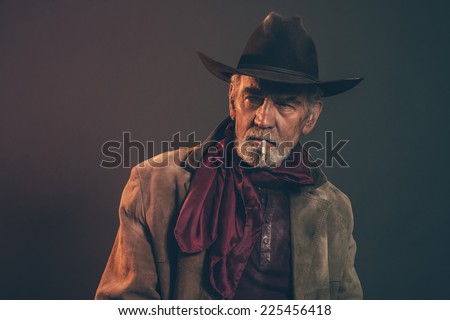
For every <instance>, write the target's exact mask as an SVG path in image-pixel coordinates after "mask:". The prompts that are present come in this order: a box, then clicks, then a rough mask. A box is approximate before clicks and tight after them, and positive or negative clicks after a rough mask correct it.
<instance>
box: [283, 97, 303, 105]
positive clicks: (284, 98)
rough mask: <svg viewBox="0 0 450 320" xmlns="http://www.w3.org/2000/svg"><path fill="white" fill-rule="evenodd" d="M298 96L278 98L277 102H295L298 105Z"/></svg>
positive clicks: (299, 100)
mask: <svg viewBox="0 0 450 320" xmlns="http://www.w3.org/2000/svg"><path fill="white" fill-rule="evenodd" d="M299 98H300V97H299V96H285V97H283V96H282V97H279V98H278V100H280V101H283V102H295V103H298V104H301V103H302V101H301V99H299Z"/></svg>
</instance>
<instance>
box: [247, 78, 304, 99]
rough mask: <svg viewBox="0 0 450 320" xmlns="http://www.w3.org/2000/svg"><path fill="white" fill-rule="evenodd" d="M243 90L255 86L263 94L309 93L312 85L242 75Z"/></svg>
mask: <svg viewBox="0 0 450 320" xmlns="http://www.w3.org/2000/svg"><path fill="white" fill-rule="evenodd" d="M240 88H241V90H243V89H245V88H254V89H258V90H260V91H261V93H263V94H271V95H273V94H275V95H296V96H303V95H307V94H308V92H310V91H311V89H312V87H311V86H308V85H302V84H291V83H281V82H274V81H268V80H262V79H257V78H253V77H249V76H244V75H243V76H241V83H240Z"/></svg>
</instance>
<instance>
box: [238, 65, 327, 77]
mask: <svg viewBox="0 0 450 320" xmlns="http://www.w3.org/2000/svg"><path fill="white" fill-rule="evenodd" d="M236 69H237V70H240V69H253V70H255V69H257V70H264V71H274V72H277V73H284V74H288V75H292V76H298V77H302V78H306V79H308V80H312V81H319V80H318V79H317V78H315V77H313V76H311V75H309V74H307V73H303V72H298V71H294V70H289V69H284V68H277V67H272V66H262V65H257V64H240V65H238V67H237V68H236Z"/></svg>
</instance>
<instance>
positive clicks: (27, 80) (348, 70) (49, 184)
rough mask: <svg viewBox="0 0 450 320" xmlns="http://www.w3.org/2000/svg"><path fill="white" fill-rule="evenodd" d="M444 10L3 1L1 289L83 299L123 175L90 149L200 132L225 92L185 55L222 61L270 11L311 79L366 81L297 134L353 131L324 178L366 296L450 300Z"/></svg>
mask: <svg viewBox="0 0 450 320" xmlns="http://www.w3.org/2000/svg"><path fill="white" fill-rule="evenodd" d="M447 3H448V2H446V1H428V2H426V1H400V0H396V1H375V0H372V1H360V0H344V1H335V0H319V1H301V0H297V1H280V0H278V1H257V0H251V1H236V0H232V1H230V0H228V1H226V2H225V1H209V0H203V1H200V0H196V1H194V0H191V1H149V0H148V1H143V0H142V1H138V0H128V1H111V0H109V1H106V0H102V1H100V0H96V1H56V0H55V1H32V0H30V1H0V148H1V149H0V167H1V170H0V214H1V220H0V243H1V247H2V250H1V254H0V257H1V258H0V259H1V260H0V288H1V290H0V298H3V299H91V298H92V297H93V295H94V292H95V289H96V286H97V284H98V282H99V280H100V277H101V274H102V271H103V268H104V267H105V264H106V261H107V258H108V255H109V253H110V250H111V248H112V244H113V241H114V237H115V233H116V231H117V227H118V217H117V207H118V205H119V200H120V195H121V192H122V188H123V187H124V185H125V183H126V181H127V179H128V175H129V172H130V169H129V168H117V169H104V168H101V167H100V162H101V160H102V159H105V158H104V157H103V156H102V153H101V146H102V144H103V143H104V142H106V141H108V140H118V141H121V139H122V133H123V132H130V133H131V137H132V139H134V140H140V141H155V142H156V144H157V147H156V148H155V149H156V150H155V152H159V150H160V149H161V148H160V146H159V144H160V142H161V141H163V140H170V138H171V137H172V135H173V134H175V133H176V132H178V131H180V132H181V136H182V137H183V136H187V134H189V133H191V132H195V134H196V138H197V139H204V138H205V137H206V136H207V134H208V133H209V132H210V130H212V129H213V128H214V127H215V125H216V124H217V123H218V122H219V121H220V120H221V119H222V118H223V117H225V116H226V114H227V108H228V106H227V98H226V94H227V87H226V85H225V84H224V83H223V82H221V81H220V80H218V79H216V78H214V77H213V76H211V75H210V74H209V73H208V72H207V71H206V70H205V69H204V68H203V67H202V65H201V64H200V62H199V60H198V58H197V56H196V54H195V49H201V50H202V51H203V52H205V53H207V54H208V55H210V56H211V57H213V58H215V59H218V60H219V61H222V62H224V63H226V64H229V65H233V66H234V65H236V63H237V60H238V57H239V55H240V52H241V50H242V48H243V46H244V44H245V42H246V40H247V37H248V36H249V34H250V33H251V31H252V30H253V28H254V27H255V26H256V25H257V24H258V23H259V22H260V21H261V20H262V19H263V18H264V17H265V15H266V14H267V13H268V12H269V11H271V10H275V11H277V12H279V13H281V14H283V15H289V16H290V15H302V16H303V17H304V24H305V26H306V28H307V30H308V31H309V32H310V34H311V35H312V36H313V38H314V40H315V42H316V45H317V49H318V54H319V62H320V70H321V78H322V79H330V80H331V79H338V78H343V77H350V76H364V77H365V78H366V80H365V81H363V82H362V83H361V84H360V85H359V86H358V87H356V88H355V89H354V90H352V91H351V92H349V93H346V94H343V95H341V96H337V97H333V98H328V99H326V101H325V108H324V111H323V112H322V115H321V119H320V121H319V124H318V126H317V127H316V129H315V132H314V133H313V134H312V135H311V136H310V137H309V138H310V139H316V140H319V141H323V140H324V132H325V131H327V130H333V131H334V138H335V139H336V140H339V139H349V140H350V142H349V143H348V145H347V146H346V147H345V148H344V149H343V151H342V155H343V156H344V157H345V159H346V160H347V162H348V163H349V164H350V168H339V167H333V168H325V169H324V170H325V172H326V173H327V175H328V177H329V179H330V180H331V181H332V182H333V183H334V184H336V185H337V186H338V187H339V188H340V189H341V190H343V191H344V192H345V193H346V194H347V195H348V196H349V197H350V198H351V200H352V203H353V209H354V216H355V231H354V236H355V238H356V241H357V243H358V253H357V259H356V267H357V270H358V272H359V275H360V278H361V281H362V284H363V288H364V291H365V298H367V299H429V298H433V299H450V293H449V290H448V286H449V284H450V272H448V270H449V268H450V257H449V254H450V249H449V243H450V232H449V224H450V218H449V216H450V215H449V211H450V210H449V204H448V203H447V202H446V201H447V200H448V199H449V187H448V180H449V169H448V166H447V162H448V159H449V158H448V156H449V151H448V148H449V143H448V141H447V138H448V137H449V133H450V132H449V131H450V130H449V128H450V125H449V124H448V121H449V116H450V112H449V100H450V96H449V95H450V90H449V89H448V83H449V81H448V77H449V74H450V68H449V57H450V44H449V36H448V31H449V27H450V23H449V22H448V21H449V19H448V16H447V13H448V9H449V8H448V5H446V4H447ZM141 157H142V155H141ZM141 159H142V158H141ZM138 161H139V158H138V155H137V152H134V153H132V157H131V164H132V165H134V164H136V163H138Z"/></svg>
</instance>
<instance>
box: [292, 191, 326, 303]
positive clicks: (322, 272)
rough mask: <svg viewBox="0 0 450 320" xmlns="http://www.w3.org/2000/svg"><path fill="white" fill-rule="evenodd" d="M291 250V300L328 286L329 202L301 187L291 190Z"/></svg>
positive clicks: (302, 297)
mask: <svg viewBox="0 0 450 320" xmlns="http://www.w3.org/2000/svg"><path fill="white" fill-rule="evenodd" d="M290 205H291V217H290V218H291V252H292V255H291V257H292V274H293V289H294V299H304V298H305V295H307V294H308V293H309V292H311V291H313V290H316V289H319V288H323V287H325V286H327V285H328V278H327V277H328V262H327V256H328V253H327V252H326V251H327V228H326V225H327V223H326V221H327V215H328V208H329V205H330V203H329V201H327V200H325V199H321V198H320V197H318V196H316V195H315V193H314V190H311V189H310V188H304V189H303V190H297V191H294V192H292V193H291V197H290Z"/></svg>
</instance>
